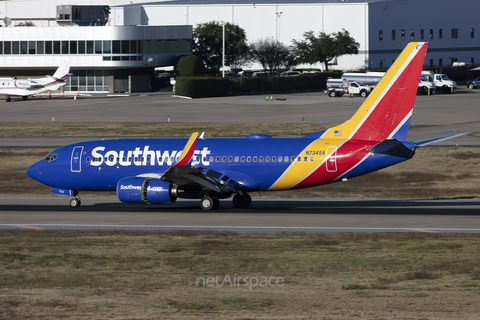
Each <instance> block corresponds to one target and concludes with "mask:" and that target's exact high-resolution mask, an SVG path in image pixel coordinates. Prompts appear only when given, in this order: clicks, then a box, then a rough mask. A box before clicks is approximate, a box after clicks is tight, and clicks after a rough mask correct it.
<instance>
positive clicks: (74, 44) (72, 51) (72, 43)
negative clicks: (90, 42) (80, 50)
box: [70, 41, 77, 54]
mask: <svg viewBox="0 0 480 320" xmlns="http://www.w3.org/2000/svg"><path fill="white" fill-rule="evenodd" d="M70 54H77V41H70Z"/></svg>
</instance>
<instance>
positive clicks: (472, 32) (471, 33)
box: [470, 28, 475, 39]
mask: <svg viewBox="0 0 480 320" xmlns="http://www.w3.org/2000/svg"><path fill="white" fill-rule="evenodd" d="M470 38H472V39H473V38H475V29H474V28H470Z"/></svg>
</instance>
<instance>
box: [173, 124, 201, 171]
mask: <svg viewBox="0 0 480 320" xmlns="http://www.w3.org/2000/svg"><path fill="white" fill-rule="evenodd" d="M197 139H198V132H194V133H192V135H191V136H190V139H188V142H187V144H186V145H185V148H183V151H182V155H181V156H180V158H179V159H178V161H177V162H176V163H175V164H174V165H173V166H174V167H184V166H186V165H187V164H188V163H189V162H190V160H191V159H192V157H193V155H194V153H195V146H196V145H197Z"/></svg>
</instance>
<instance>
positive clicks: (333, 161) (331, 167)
mask: <svg viewBox="0 0 480 320" xmlns="http://www.w3.org/2000/svg"><path fill="white" fill-rule="evenodd" d="M336 148H337V147H327V155H329V154H330V153H332V154H331V155H330V157H329V158H328V159H327V164H326V167H327V172H337V150H336Z"/></svg>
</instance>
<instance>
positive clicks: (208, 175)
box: [142, 132, 260, 193]
mask: <svg viewBox="0 0 480 320" xmlns="http://www.w3.org/2000/svg"><path fill="white" fill-rule="evenodd" d="M197 139H198V132H194V133H193V134H192V135H191V136H190V139H189V140H188V142H187V144H186V145H185V148H184V149H183V151H182V154H181V156H180V157H179V158H178V160H177V162H175V164H173V165H172V166H171V167H170V168H169V169H168V170H167V171H165V173H164V174H163V175H160V174H146V175H142V176H149V177H152V178H159V179H161V180H163V181H167V182H170V183H173V184H176V185H179V186H184V185H191V184H196V185H200V186H202V187H203V188H205V189H209V190H212V191H214V192H219V193H237V192H242V191H254V190H259V189H260V184H259V183H258V181H256V180H255V179H253V178H251V177H250V176H247V175H245V174H242V173H239V172H218V171H215V170H211V169H210V170H209V169H207V168H201V167H198V165H194V166H192V165H191V160H192V158H193V157H194V156H195V146H196V143H197ZM194 163H195V162H194ZM196 163H199V161H197V162H196ZM189 164H190V165H189Z"/></svg>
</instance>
